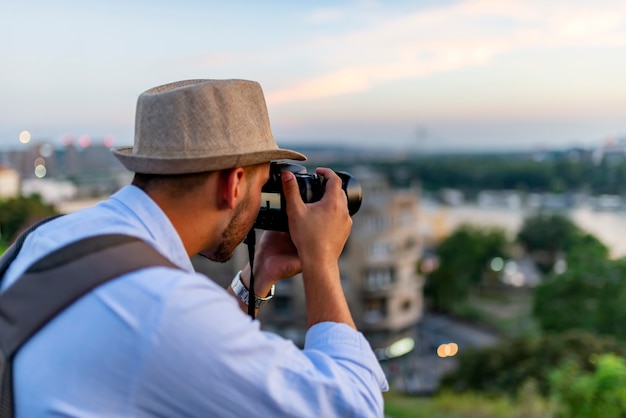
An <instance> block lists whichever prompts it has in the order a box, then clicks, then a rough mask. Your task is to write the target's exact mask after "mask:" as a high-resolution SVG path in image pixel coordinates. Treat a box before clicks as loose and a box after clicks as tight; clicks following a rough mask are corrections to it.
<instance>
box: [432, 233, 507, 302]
mask: <svg viewBox="0 0 626 418" xmlns="http://www.w3.org/2000/svg"><path fill="white" fill-rule="evenodd" d="M507 247H508V241H507V238H506V234H505V232H504V230H502V229H499V228H490V229H489V228H485V229H482V228H479V227H475V226H472V225H462V226H460V227H459V228H457V229H456V230H455V231H454V232H453V233H452V234H451V235H450V236H449V237H448V238H446V239H445V240H444V241H442V242H441V244H439V246H438V247H437V255H438V257H439V268H438V269H437V270H435V271H434V272H433V273H431V274H430V275H429V276H428V278H427V282H426V288H425V295H426V296H427V297H429V298H430V299H431V301H432V303H433V305H434V307H435V308H436V309H441V310H449V309H450V308H451V307H452V306H453V305H454V304H457V303H459V302H463V301H464V300H465V299H467V297H468V295H469V292H470V291H471V290H472V289H473V288H476V287H477V286H478V285H479V284H480V283H481V281H482V279H483V275H484V272H485V270H486V269H487V266H488V264H489V262H490V260H491V259H493V258H494V257H504V256H505V255H506V252H507Z"/></svg>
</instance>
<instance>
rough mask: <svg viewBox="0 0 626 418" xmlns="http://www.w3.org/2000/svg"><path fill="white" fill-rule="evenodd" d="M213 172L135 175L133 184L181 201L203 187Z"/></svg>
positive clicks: (146, 190)
mask: <svg viewBox="0 0 626 418" xmlns="http://www.w3.org/2000/svg"><path fill="white" fill-rule="evenodd" d="M212 173H213V172H212V171H205V172H202V173H191V174H145V173H135V177H134V178H133V182H132V184H133V185H135V186H137V187H139V188H140V189H141V190H143V191H145V192H146V193H149V192H151V191H153V190H160V191H163V192H165V193H167V195H168V196H169V197H171V198H173V199H180V198H183V197H185V196H187V195H188V194H189V193H193V192H195V191H196V190H197V189H198V188H199V187H200V186H202V185H203V184H204V183H205V182H206V180H207V178H208V177H209V176H210V175H211V174H212Z"/></svg>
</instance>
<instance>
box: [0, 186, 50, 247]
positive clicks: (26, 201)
mask: <svg viewBox="0 0 626 418" xmlns="http://www.w3.org/2000/svg"><path fill="white" fill-rule="evenodd" d="M56 214H58V212H57V211H56V209H55V208H54V207H53V206H51V205H47V204H45V203H43V201H42V200H41V196H39V195H32V196H29V197H23V196H20V197H17V198H12V199H7V200H4V201H0V233H1V234H2V235H1V236H0V239H1V240H2V241H4V242H10V241H11V240H12V239H13V238H15V235H17V233H18V232H20V231H21V230H23V229H24V228H26V227H27V226H28V225H30V224H33V223H35V222H37V221H38V220H40V219H43V218H47V217H48V216H52V215H56Z"/></svg>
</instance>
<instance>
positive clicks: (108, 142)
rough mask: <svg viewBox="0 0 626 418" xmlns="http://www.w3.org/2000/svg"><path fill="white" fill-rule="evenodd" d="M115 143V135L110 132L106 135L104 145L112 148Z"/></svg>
mask: <svg viewBox="0 0 626 418" xmlns="http://www.w3.org/2000/svg"><path fill="white" fill-rule="evenodd" d="M113 144H115V136H113V135H111V134H108V135H105V136H104V146H105V147H107V148H111V147H112V146H113Z"/></svg>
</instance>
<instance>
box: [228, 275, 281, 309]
mask: <svg viewBox="0 0 626 418" xmlns="http://www.w3.org/2000/svg"><path fill="white" fill-rule="evenodd" d="M230 288H231V289H232V290H233V293H235V296H237V297H238V298H239V300H241V301H242V302H243V303H245V304H246V305H248V301H249V298H250V291H249V290H248V289H247V288H246V286H245V285H244V284H243V282H242V281H241V270H240V271H238V272H237V274H236V275H235V277H234V278H233V281H232V282H231V284H230ZM275 288H276V286H275V285H272V287H271V288H270V293H269V295H267V296H265V297H260V296H257V295H254V306H255V307H256V308H261V307H263V306H265V305H267V303H268V302H269V301H270V300H271V299H272V298H273V297H274V291H275Z"/></svg>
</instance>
